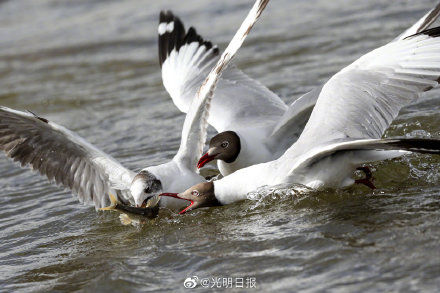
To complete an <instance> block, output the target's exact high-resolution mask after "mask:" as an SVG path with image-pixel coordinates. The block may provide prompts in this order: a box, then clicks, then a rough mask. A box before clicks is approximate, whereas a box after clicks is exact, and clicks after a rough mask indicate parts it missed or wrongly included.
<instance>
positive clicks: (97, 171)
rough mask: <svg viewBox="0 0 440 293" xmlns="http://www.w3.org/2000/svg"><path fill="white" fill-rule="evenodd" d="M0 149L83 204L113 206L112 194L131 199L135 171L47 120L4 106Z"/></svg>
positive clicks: (1, 110) (2, 109)
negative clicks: (76, 197)
mask: <svg viewBox="0 0 440 293" xmlns="http://www.w3.org/2000/svg"><path fill="white" fill-rule="evenodd" d="M0 149H1V150H3V151H4V152H5V153H6V155H7V156H8V157H10V158H12V159H13V160H14V161H18V162H20V163H21V165H22V166H30V167H31V168H32V169H33V170H36V171H38V172H40V173H41V174H42V175H45V176H46V177H47V178H48V179H49V180H51V181H55V182H56V183H57V184H59V185H62V186H64V187H66V188H70V189H71V190H72V191H73V192H74V193H75V194H76V195H78V198H79V200H80V201H81V202H84V203H89V204H94V205H95V208H96V209H98V208H101V207H104V206H106V205H107V204H108V203H109V202H108V193H109V192H110V191H111V192H115V191H116V193H117V194H118V195H119V196H122V197H124V198H125V199H126V200H129V196H130V194H129V192H128V189H129V187H130V183H131V180H132V178H133V177H134V175H135V174H134V173H133V172H131V171H130V170H128V169H126V168H124V167H123V166H122V165H121V164H119V163H118V162H117V161H116V160H115V159H113V158H112V157H110V156H109V155H107V154H105V153H103V152H102V151H100V150H98V149H97V148H95V147H94V146H92V145H91V144H89V143H88V142H86V141H85V140H84V139H82V138H81V137H79V136H78V135H76V134H75V133H73V132H71V131H69V130H68V129H66V128H64V127H62V126H60V125H57V124H55V123H53V122H50V121H48V120H47V119H44V118H41V117H38V116H35V115H32V114H30V113H24V112H20V111H15V110H12V109H9V108H6V107H0Z"/></svg>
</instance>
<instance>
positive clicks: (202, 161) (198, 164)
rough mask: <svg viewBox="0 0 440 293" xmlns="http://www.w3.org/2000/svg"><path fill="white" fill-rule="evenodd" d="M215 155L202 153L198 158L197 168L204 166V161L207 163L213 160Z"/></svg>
mask: <svg viewBox="0 0 440 293" xmlns="http://www.w3.org/2000/svg"><path fill="white" fill-rule="evenodd" d="M216 156H217V155H213V156H210V155H208V153H206V154H204V155H203V156H202V157H201V158H200V160H199V162H198V163H197V168H199V169H200V168H202V167H203V166H205V164H206V163H209V162H211V161H212V160H214V158H215V157H216Z"/></svg>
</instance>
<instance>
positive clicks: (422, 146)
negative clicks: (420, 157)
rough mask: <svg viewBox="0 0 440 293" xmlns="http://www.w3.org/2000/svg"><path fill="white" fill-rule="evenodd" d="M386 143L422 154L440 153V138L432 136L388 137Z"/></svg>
mask: <svg viewBox="0 0 440 293" xmlns="http://www.w3.org/2000/svg"><path fill="white" fill-rule="evenodd" d="M388 145H392V146H394V147H397V148H399V149H402V150H407V151H411V152H415V153H422V154H440V139H433V138H401V139H394V140H393V139H390V142H389V143H388Z"/></svg>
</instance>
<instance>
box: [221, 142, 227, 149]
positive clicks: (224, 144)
mask: <svg viewBox="0 0 440 293" xmlns="http://www.w3.org/2000/svg"><path fill="white" fill-rule="evenodd" d="M220 146H221V147H222V148H224V149H225V148H227V147H228V146H229V142H227V141H224V142H222V144H221V145H220Z"/></svg>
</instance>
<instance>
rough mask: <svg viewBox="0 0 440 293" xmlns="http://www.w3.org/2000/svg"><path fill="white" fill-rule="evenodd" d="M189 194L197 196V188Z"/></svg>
mask: <svg viewBox="0 0 440 293" xmlns="http://www.w3.org/2000/svg"><path fill="white" fill-rule="evenodd" d="M191 194H192V195H194V196H199V195H200V194H199V192H198V191H197V190H193V191H191Z"/></svg>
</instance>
